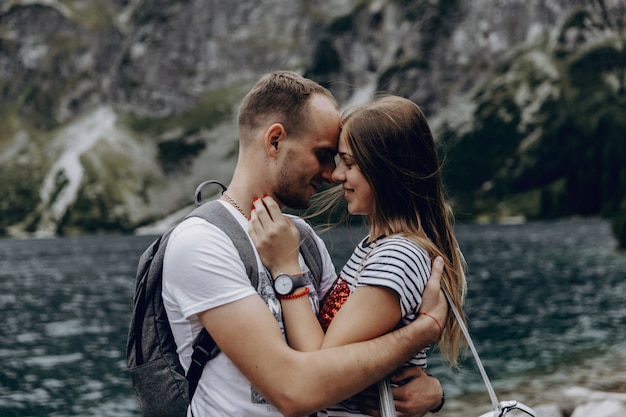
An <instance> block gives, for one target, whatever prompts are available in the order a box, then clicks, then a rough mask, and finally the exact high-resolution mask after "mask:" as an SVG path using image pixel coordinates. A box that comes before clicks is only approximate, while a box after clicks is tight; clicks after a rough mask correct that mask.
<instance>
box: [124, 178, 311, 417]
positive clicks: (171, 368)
mask: <svg viewBox="0 0 626 417" xmlns="http://www.w3.org/2000/svg"><path fill="white" fill-rule="evenodd" d="M207 183H216V182H215V181H207V182H205V183H202V184H201V185H200V186H199V187H198V190H197V191H196V201H197V203H198V205H199V207H197V208H196V209H195V210H193V211H192V212H191V213H190V214H189V215H187V216H186V217H185V218H186V219H187V218H189V217H200V218H203V219H205V220H206V221H208V222H210V223H211V224H214V225H215V226H217V227H219V228H220V229H221V230H223V231H224V233H226V235H228V236H229V237H230V239H231V240H232V241H233V243H234V245H235V247H236V248H237V250H238V251H239V256H240V257H241V260H242V261H243V264H244V265H245V267H246V272H247V274H248V277H249V278H250V281H251V283H252V286H253V287H254V288H257V284H258V276H259V273H258V267H257V261H256V256H255V254H254V249H253V247H252V245H251V244H250V241H249V239H248V236H247V234H246V232H245V231H244V230H243V229H242V228H241V226H240V225H239V223H238V222H237V220H236V219H235V218H233V216H232V215H231V214H230V212H229V211H228V210H227V209H226V208H225V207H224V206H223V205H222V204H221V203H220V202H218V201H209V202H207V203H205V204H202V203H201V197H200V190H201V189H202V187H203V186H204V185H205V184H207ZM217 184H219V183H217ZM219 185H220V186H221V187H222V189H225V187H224V186H223V185H221V184H219ZM296 224H297V223H296ZM297 226H298V229H299V230H300V235H301V241H302V244H301V246H300V252H301V253H302V256H303V257H304V260H305V262H306V264H307V266H308V267H309V269H310V270H311V272H312V274H313V277H314V285H315V286H316V287H317V289H318V290H319V281H320V279H321V275H322V260H321V256H320V253H319V250H318V248H317V244H316V242H315V241H314V240H313V239H312V238H311V236H309V234H310V233H311V232H310V230H308V229H306V228H305V227H303V226H301V225H299V224H297ZM172 230H173V228H172V229H170V230H169V231H167V232H166V233H164V234H163V235H162V236H160V237H159V238H158V239H156V240H155V241H154V242H153V243H152V244H151V245H150V246H149V247H148V248H147V249H146V250H145V252H144V253H143V254H142V255H141V257H140V259H139V264H138V267H137V276H136V283H135V296H134V302H133V311H132V316H131V321H130V327H129V331H128V339H127V342H126V365H127V368H128V371H129V373H130V376H131V380H132V384H133V388H134V390H135V395H136V397H137V399H138V401H139V405H140V408H141V412H142V414H143V415H144V416H145V417H178V416H180V417H185V416H186V415H187V407H188V406H189V403H190V401H191V398H192V397H193V393H194V391H195V388H196V386H197V384H198V381H199V380H200V376H201V374H202V371H203V369H204V366H205V365H206V363H207V362H208V361H209V360H211V359H212V358H214V357H215V356H217V355H218V354H219V347H218V346H217V345H216V344H215V341H213V339H212V338H211V336H210V335H209V333H208V332H207V331H206V329H203V331H202V332H200V334H199V335H198V336H197V337H196V339H195V340H194V343H193V347H194V351H193V355H192V362H191V365H190V368H189V370H188V372H187V375H185V374H184V371H183V368H182V366H181V364H180V362H179V360H178V354H177V353H176V343H175V342H174V336H173V334H172V330H171V328H170V325H169V322H168V320H167V315H166V312H165V307H164V306H163V298H162V297H161V288H162V273H163V255H164V253H165V248H166V246H167V241H168V238H169V236H170V233H171V232H172Z"/></svg>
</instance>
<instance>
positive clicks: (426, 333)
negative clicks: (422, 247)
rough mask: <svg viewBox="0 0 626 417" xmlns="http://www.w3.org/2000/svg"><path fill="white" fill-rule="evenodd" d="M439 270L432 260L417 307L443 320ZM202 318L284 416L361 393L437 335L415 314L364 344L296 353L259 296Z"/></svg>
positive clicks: (429, 321)
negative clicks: (426, 283) (391, 329)
mask: <svg viewBox="0 0 626 417" xmlns="http://www.w3.org/2000/svg"><path fill="white" fill-rule="evenodd" d="M441 271H442V265H441V264H440V263H438V262H435V264H434V267H433V274H432V276H431V278H430V279H429V281H428V285H427V286H426V290H425V291H424V294H423V304H422V309H421V311H427V312H428V313H429V315H431V316H434V317H436V318H437V320H438V321H439V322H440V323H443V322H445V319H446V316H447V310H448V306H447V302H446V300H445V296H444V295H443V293H442V292H441V291H440V284H439V279H440V276H441ZM200 319H201V320H202V323H203V324H204V326H205V327H206V328H207V330H208V331H209V333H211V335H212V336H213V338H214V339H215V341H216V342H217V344H218V345H219V346H220V348H221V349H222V351H223V352H224V353H225V354H226V355H227V356H228V357H229V359H230V360H231V361H232V362H233V363H234V364H235V366H237V368H238V369H239V370H240V371H241V372H242V373H243V375H245V377H246V378H247V379H248V380H249V381H250V382H251V383H252V384H253V385H254V386H255V387H256V388H257V389H258V390H259V392H260V393H261V394H262V395H263V396H264V397H265V398H266V399H267V400H268V401H270V402H271V403H272V404H273V405H274V406H275V407H277V408H278V409H279V410H280V412H281V413H283V414H284V415H285V416H302V415H306V414H309V413H311V412H314V411H316V410H320V409H323V408H325V407H328V406H330V405H332V404H335V403H337V402H339V401H342V400H344V399H346V398H348V397H350V396H352V395H354V394H356V393H357V392H360V391H362V390H364V389H365V388H367V387H368V386H370V385H372V384H374V383H376V381H379V380H381V379H382V378H383V377H385V376H386V375H388V374H390V373H392V372H393V371H394V370H395V369H397V368H398V367H400V365H402V364H403V363H404V362H405V361H407V360H408V359H409V358H410V357H412V356H413V355H414V354H415V353H416V352H417V351H419V350H422V349H423V348H425V347H426V346H428V345H430V344H432V343H434V342H436V341H437V340H438V339H439V337H440V329H439V325H438V324H437V323H436V322H435V320H433V318H432V317H429V316H426V315H420V316H419V318H418V319H417V320H415V321H414V322H413V323H411V324H409V325H408V326H405V327H403V328H401V329H398V330H396V331H394V332H391V333H388V334H386V335H384V336H381V337H378V338H376V339H373V340H370V341H367V342H361V343H355V344H350V345H345V346H340V347H336V348H330V349H326V350H320V351H315V352H298V351H295V350H293V349H291V348H290V347H289V346H288V345H287V343H286V342H285V340H284V338H283V336H282V333H281V332H280V329H279V328H278V326H277V324H276V320H275V319H274V317H273V315H272V314H271V313H270V311H269V310H268V308H267V306H266V305H265V303H264V302H263V301H262V300H261V298H260V297H258V296H249V297H246V298H244V299H242V300H239V301H236V302H233V303H229V304H225V305H223V306H220V307H217V308H214V309H211V310H207V311H205V312H204V313H201V314H200ZM303 393H309V394H308V395H303ZM310 393H315V395H310Z"/></svg>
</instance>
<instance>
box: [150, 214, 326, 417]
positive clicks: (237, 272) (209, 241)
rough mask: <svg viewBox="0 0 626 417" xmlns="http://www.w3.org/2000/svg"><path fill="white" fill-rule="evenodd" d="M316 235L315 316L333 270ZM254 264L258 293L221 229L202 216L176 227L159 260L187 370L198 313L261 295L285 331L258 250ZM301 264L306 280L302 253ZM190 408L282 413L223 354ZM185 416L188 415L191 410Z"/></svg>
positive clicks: (213, 412) (236, 415)
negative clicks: (319, 264) (318, 266)
mask: <svg viewBox="0 0 626 417" xmlns="http://www.w3.org/2000/svg"><path fill="white" fill-rule="evenodd" d="M224 206H225V207H226V208H227V209H228V210H229V211H230V213H231V214H232V215H233V217H234V218H235V219H237V221H238V222H239V223H240V224H241V226H242V228H243V229H244V230H245V231H246V233H247V230H248V221H247V220H246V219H245V218H244V217H243V216H242V215H241V213H239V212H238V211H237V210H236V209H235V208H233V207H232V206H231V205H230V204H227V203H224ZM295 221H302V220H300V219H295ZM313 235H315V234H314V233H313ZM315 238H316V240H317V245H318V247H319V249H320V254H321V257H322V262H323V265H322V266H323V273H322V277H321V284H320V293H319V294H318V292H317V291H315V289H314V287H313V286H312V285H309V287H310V289H311V292H310V293H309V295H310V297H309V298H310V300H311V304H312V306H313V307H314V310H315V312H316V314H317V312H318V305H319V299H320V298H321V297H323V295H324V294H325V293H326V291H328V289H329V288H330V286H331V285H332V283H333V281H334V279H335V271H334V266H333V264H332V261H331V259H330V255H329V254H328V251H327V250H326V247H325V245H324V243H323V242H322V240H321V239H320V238H319V237H317V235H315ZM251 243H252V242H251ZM255 252H256V251H255ZM257 263H258V268H259V285H258V291H257V289H255V288H253V287H252V285H251V283H250V279H249V278H248V276H247V274H246V270H245V267H244V265H243V262H242V261H241V258H240V257H239V252H238V251H237V249H236V248H235V246H234V244H233V243H232V241H231V240H230V238H229V237H228V236H226V234H225V233H224V232H222V231H221V230H220V229H219V228H217V227H216V226H214V225H212V224H210V223H208V222H207V221H205V220H203V219H200V218H190V219H187V220H185V221H184V222H182V223H181V224H180V225H178V226H177V227H176V228H175V229H174V231H173V232H172V234H171V235H170V238H169V241H168V244H167V249H166V252H165V258H164V261H163V290H162V294H163V302H164V305H165V310H166V312H167V315H168V319H169V321H170V325H171V327H172V332H173V334H174V339H175V341H176V346H177V347H178V354H179V357H180V360H181V364H182V365H183V368H184V370H185V371H187V369H188V368H189V363H190V362H191V354H192V351H193V349H192V343H193V340H194V338H195V337H196V335H197V334H198V333H199V332H200V330H201V329H202V323H201V322H200V320H199V319H198V314H199V313H201V312H204V311H206V310H209V309H211V308H215V307H218V306H221V305H224V304H227V303H231V302H233V301H237V300H241V299H243V298H245V297H248V296H251V295H255V294H259V295H260V296H261V297H262V298H263V300H264V301H265V303H266V304H267V305H268V308H269V309H270V310H271V311H272V313H273V314H274V316H275V317H276V320H277V321H278V323H279V325H280V327H281V329H284V326H283V323H282V313H281V307H280V302H279V301H278V299H277V298H276V296H275V294H274V290H273V286H272V279H271V277H270V276H269V274H268V273H267V271H266V270H265V268H264V267H263V266H262V264H261V260H260V259H259V257H258V254H257ZM300 264H301V266H302V269H303V272H305V275H307V279H309V280H310V279H311V276H310V271H309V270H308V268H307V267H306V265H305V263H304V260H303V258H302V256H300ZM309 282H311V281H309ZM283 333H284V330H283ZM191 409H192V410H193V414H194V415H195V416H196V417H199V416H220V417H222V416H233V417H240V416H272V417H278V416H280V415H281V414H280V413H279V412H278V410H277V409H276V408H275V407H274V406H272V405H271V404H269V403H268V402H267V401H266V400H265V399H264V398H263V397H262V396H261V395H260V394H259V393H258V392H257V391H256V390H255V389H254V388H253V387H252V386H251V384H250V382H248V380H247V379H246V378H245V377H244V376H243V375H242V374H241V373H240V372H239V370H238V369H237V368H236V367H235V366H234V365H233V363H232V362H231V361H230V360H229V359H228V357H227V356H226V355H225V354H223V353H221V354H219V355H218V356H217V357H215V358H214V359H213V360H211V361H209V363H208V364H207V365H206V367H205V369H204V371H203V372H202V377H201V378H200V381H199V383H198V387H197V389H196V392H195V395H194V397H193V401H192V404H191ZM188 415H191V414H190V412H189V411H188Z"/></svg>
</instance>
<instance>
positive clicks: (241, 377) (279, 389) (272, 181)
mask: <svg viewBox="0 0 626 417" xmlns="http://www.w3.org/2000/svg"><path fill="white" fill-rule="evenodd" d="M238 121H239V135H240V138H239V140H240V149H239V158H238V161H237V166H236V168H235V172H234V174H233V179H232V181H231V183H230V185H229V187H228V190H227V191H226V192H224V194H223V197H222V201H223V204H224V205H225V207H227V209H228V210H229V211H230V212H231V214H232V215H233V216H234V217H235V218H236V219H237V220H238V221H239V223H240V225H241V226H242V228H243V229H244V230H246V231H247V230H248V226H247V223H248V218H249V217H250V210H251V205H252V201H253V199H254V198H257V197H262V196H263V195H270V196H272V197H274V199H275V200H276V201H278V202H279V203H280V204H281V205H282V206H288V207H292V208H306V207H308V206H309V204H310V199H311V196H313V194H314V193H315V192H316V191H317V189H318V188H319V187H320V186H321V185H322V184H323V183H325V182H330V181H331V173H332V171H333V169H334V167H335V165H334V156H335V154H336V150H337V140H338V135H339V125H340V114H339V110H338V106H337V103H336V101H335V99H334V98H333V97H332V95H331V94H330V92H328V90H326V89H324V88H323V87H321V86H319V85H318V84H316V83H314V82H313V81H311V80H308V79H305V78H303V77H301V76H299V75H298V74H295V73H292V72H285V71H280V72H275V73H272V74H268V75H266V76H265V77H263V78H262V79H261V80H260V81H259V82H258V83H257V84H256V85H255V86H254V87H253V89H252V90H251V91H250V93H248V95H247V96H246V97H245V98H244V100H243V102H242V105H241V107H240V111H239V120H238ZM316 239H317V242H318V247H319V249H320V254H321V255H322V259H323V264H324V267H323V276H322V280H321V286H320V294H313V295H312V299H313V300H318V299H319V297H320V296H321V295H322V294H323V293H324V292H325V291H326V290H327V289H328V288H329V287H330V285H331V283H332V282H333V280H334V278H335V272H334V267H333V266H332V262H331V260H330V256H329V255H328V251H327V250H326V248H325V247H324V245H323V243H322V242H321V239H319V237H316ZM257 261H258V262H259V270H260V271H264V268H263V267H262V265H261V264H260V260H258V259H257ZM301 263H303V261H302V258H301ZM438 268H440V267H438V266H437V265H435V266H434V268H433V271H438V270H439V269H438ZM305 270H306V271H307V274H308V278H307V279H309V280H310V271H308V268H306V266H305V265H304V264H303V271H305ZM259 275H260V276H259V285H258V287H257V288H256V289H255V288H253V287H252V285H251V284H250V281H249V279H248V277H247V275H246V270H245V268H244V265H243V264H242V262H241V259H240V258H239V256H238V254H237V251H236V249H235V247H234V245H233V243H232V242H231V241H230V239H229V238H228V237H227V236H226V235H225V234H224V233H223V232H221V231H220V230H219V229H217V228H216V227H214V226H212V225H210V224H209V223H207V222H205V221H203V220H201V219H197V218H192V219H187V220H185V221H184V222H183V223H181V224H180V225H179V226H178V227H177V228H176V229H175V230H174V232H173V233H172V234H171V236H170V239H169V243H168V246H167V250H166V253H165V258H164V269H163V299H164V303H165V307H166V311H167V314H168V319H169V321H170V324H171V327H172V331H173V333H174V337H175V340H176V344H177V346H178V352H179V356H180V359H181V363H182V364H183V367H184V368H185V369H186V368H188V366H189V363H190V357H191V351H192V348H191V343H192V341H193V338H194V337H195V335H196V334H197V333H198V332H199V331H200V329H201V328H202V327H203V326H204V327H206V329H207V330H208V331H209V333H210V334H211V335H212V336H213V338H214V339H215V341H216V342H217V344H218V346H220V348H221V350H222V352H223V354H220V355H218V356H217V357H216V358H215V359H213V360H212V361H210V362H209V363H208V365H207V366H206V367H205V370H204V372H203V374H202V378H201V379H200V382H199V384H198V388H197V390H196V393H195V396H194V398H193V401H192V404H191V407H190V415H191V413H193V415H194V416H196V417H199V416H217V415H219V416H280V415H285V416H303V415H307V414H310V413H312V412H314V411H316V410H319V409H323V408H324V407H327V406H329V405H331V404H334V403H337V402H338V401H340V400H343V399H345V398H347V397H349V396H352V395H355V394H357V393H358V392H360V391H362V390H364V389H365V388H367V387H369V386H371V385H372V384H374V383H376V382H377V381H379V380H380V379H382V378H383V377H385V376H386V375H388V374H390V373H391V372H393V371H394V370H395V369H397V368H399V367H400V366H401V365H402V364H403V363H404V361H405V360H406V359H408V358H409V357H411V356H412V355H413V354H414V353H415V352H417V351H419V350H421V349H423V348H424V347H426V346H428V345H430V344H432V343H434V342H436V340H437V339H438V336H439V333H440V328H439V324H438V323H437V322H436V321H437V320H438V321H439V323H443V322H444V321H445V318H446V314H447V304H446V303H445V299H444V297H443V295H442V293H441V291H439V288H438V282H439V281H438V276H437V274H436V273H434V274H433V279H431V280H432V281H433V285H431V286H429V287H430V292H428V291H429V290H428V289H427V293H425V296H424V305H423V308H424V310H425V311H428V312H429V314H430V315H433V316H435V317H436V319H433V318H432V317H429V316H426V315H422V316H420V318H419V319H418V320H416V321H415V322H414V323H413V324H411V325H409V326H406V327H404V328H402V329H400V330H398V331H395V332H392V333H390V334H388V335H385V336H382V337H380V338H377V339H374V340H372V341H368V342H364V343H358V344H352V345H347V346H342V347H338V348H333V349H328V350H322V351H317V352H297V351H295V350H293V349H291V348H290V347H289V346H288V345H287V343H286V341H285V337H284V335H283V333H282V332H281V328H282V317H281V314H280V303H279V302H278V300H277V297H276V293H275V291H274V288H273V286H272V282H271V277H268V276H267V274H265V273H260V274H259ZM433 287H434V288H433ZM268 307H269V308H268ZM411 372H413V374H410V375H409V374H405V375H403V376H402V378H403V379H408V380H409V383H408V384H406V385H404V386H403V387H401V388H397V389H396V392H395V394H394V395H396V397H397V398H396V400H397V402H396V405H397V407H398V409H399V411H406V412H407V413H406V414H404V415H415V416H422V415H424V414H425V413H426V411H427V410H430V409H433V408H436V407H437V406H438V405H439V404H440V402H441V398H442V391H441V386H440V384H439V382H438V381H437V380H436V379H434V378H429V377H426V376H424V375H423V374H420V373H419V372H423V371H421V370H413V371H411ZM370 412H372V413H376V411H370Z"/></svg>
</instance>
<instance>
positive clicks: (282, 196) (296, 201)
mask: <svg viewBox="0 0 626 417" xmlns="http://www.w3.org/2000/svg"><path fill="white" fill-rule="evenodd" d="M309 185H310V183H309V181H308V180H307V179H306V178H305V177H304V176H302V175H298V174H297V173H296V172H295V171H294V170H293V169H291V168H289V167H285V166H283V169H282V170H281V173H280V179H279V183H278V187H277V189H276V193H275V197H276V199H277V200H278V201H279V202H280V203H282V204H283V205H284V206H287V207H289V208H292V209H296V210H302V209H307V208H309V206H310V205H311V198H310V196H309V195H308V188H309Z"/></svg>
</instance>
